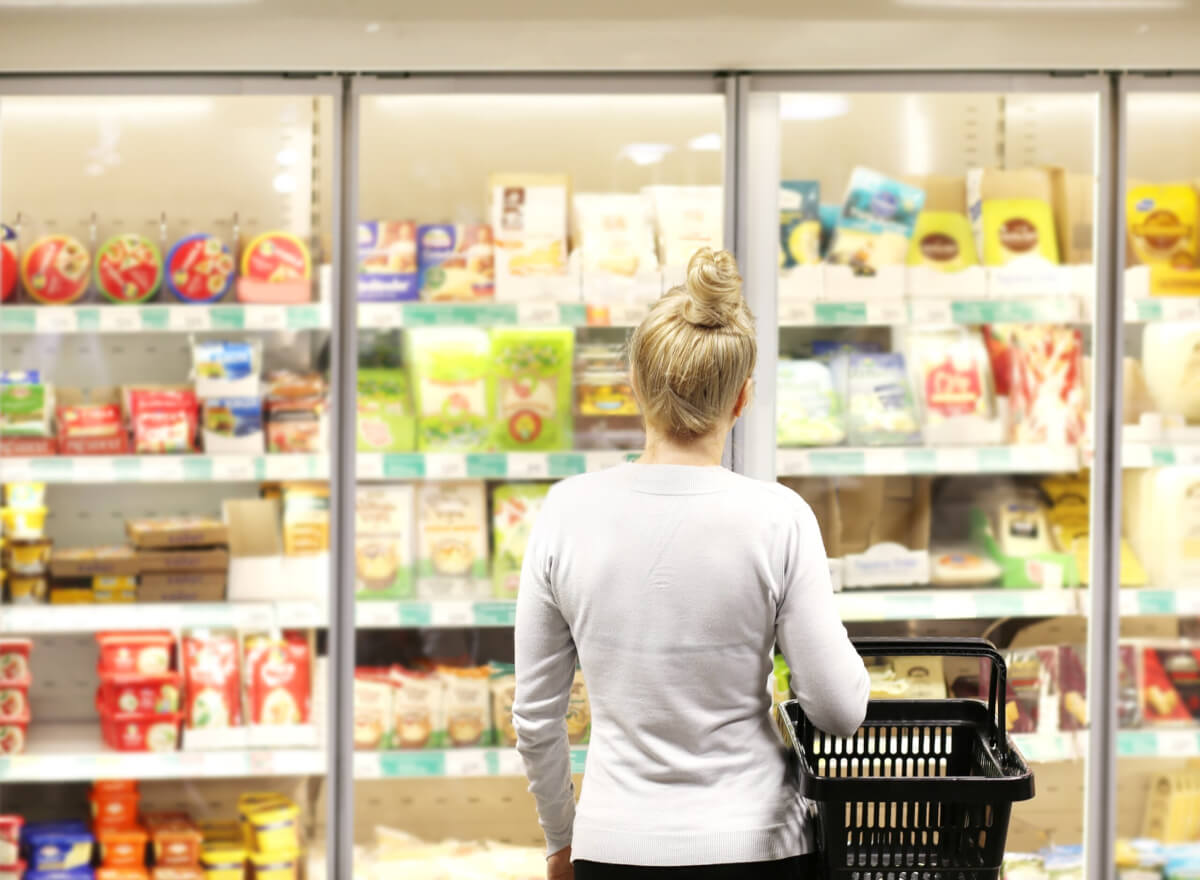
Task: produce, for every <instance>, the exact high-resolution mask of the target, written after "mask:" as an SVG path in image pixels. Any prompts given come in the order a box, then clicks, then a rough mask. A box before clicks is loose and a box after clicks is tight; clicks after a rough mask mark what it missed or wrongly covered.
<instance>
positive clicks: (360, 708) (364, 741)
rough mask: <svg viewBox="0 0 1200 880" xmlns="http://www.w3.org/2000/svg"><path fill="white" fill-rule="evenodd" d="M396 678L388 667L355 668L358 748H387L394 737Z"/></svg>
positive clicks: (355, 741)
mask: <svg viewBox="0 0 1200 880" xmlns="http://www.w3.org/2000/svg"><path fill="white" fill-rule="evenodd" d="M391 729H392V680H391V675H390V673H389V672H388V670H386V669H370V668H360V669H356V670H354V748H355V749H360V750H364V751H366V750H372V749H382V748H385V747H386V746H387V744H388V742H389V740H390V739H391V737H390V735H389V734H390V732H391Z"/></svg>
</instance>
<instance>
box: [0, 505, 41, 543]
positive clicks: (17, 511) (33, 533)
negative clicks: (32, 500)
mask: <svg viewBox="0 0 1200 880" xmlns="http://www.w3.org/2000/svg"><path fill="white" fill-rule="evenodd" d="M46 513H47V510H46V508H44V507H30V508H13V507H4V508H0V522H3V524H4V534H5V535H7V536H8V537H9V538H10V539H11V540H12V541H14V542H16V541H40V540H42V536H43V535H44V534H45V529H46Z"/></svg>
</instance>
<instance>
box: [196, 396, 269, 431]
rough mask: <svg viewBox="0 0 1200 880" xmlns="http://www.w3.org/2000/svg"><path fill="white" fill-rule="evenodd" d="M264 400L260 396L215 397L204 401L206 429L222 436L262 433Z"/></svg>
mask: <svg viewBox="0 0 1200 880" xmlns="http://www.w3.org/2000/svg"><path fill="white" fill-rule="evenodd" d="M262 429H263V402H262V398H259V397H214V398H212V399H210V400H206V401H204V430H205V431H208V432H210V433H213V434H218V435H220V436H222V437H248V436H251V435H253V434H261V433H262Z"/></svg>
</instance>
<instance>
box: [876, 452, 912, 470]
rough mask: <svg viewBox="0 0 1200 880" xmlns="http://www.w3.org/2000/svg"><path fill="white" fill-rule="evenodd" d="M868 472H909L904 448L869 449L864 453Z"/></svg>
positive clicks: (906, 453)
mask: <svg viewBox="0 0 1200 880" xmlns="http://www.w3.org/2000/svg"><path fill="white" fill-rule="evenodd" d="M866 458H867V461H866V469H867V473H869V474H906V473H909V472H910V468H909V458H908V451H907V450H905V449H871V450H868V451H867V453H866Z"/></svg>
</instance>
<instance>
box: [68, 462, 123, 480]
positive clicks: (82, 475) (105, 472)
mask: <svg viewBox="0 0 1200 880" xmlns="http://www.w3.org/2000/svg"><path fill="white" fill-rule="evenodd" d="M116 477H117V468H116V464H115V463H114V462H113V460H112V459H111V458H92V457H91V456H87V455H81V456H80V457H78V458H76V459H75V460H74V462H73V464H72V466H71V480H72V482H75V483H112V482H115V481H116Z"/></svg>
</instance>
